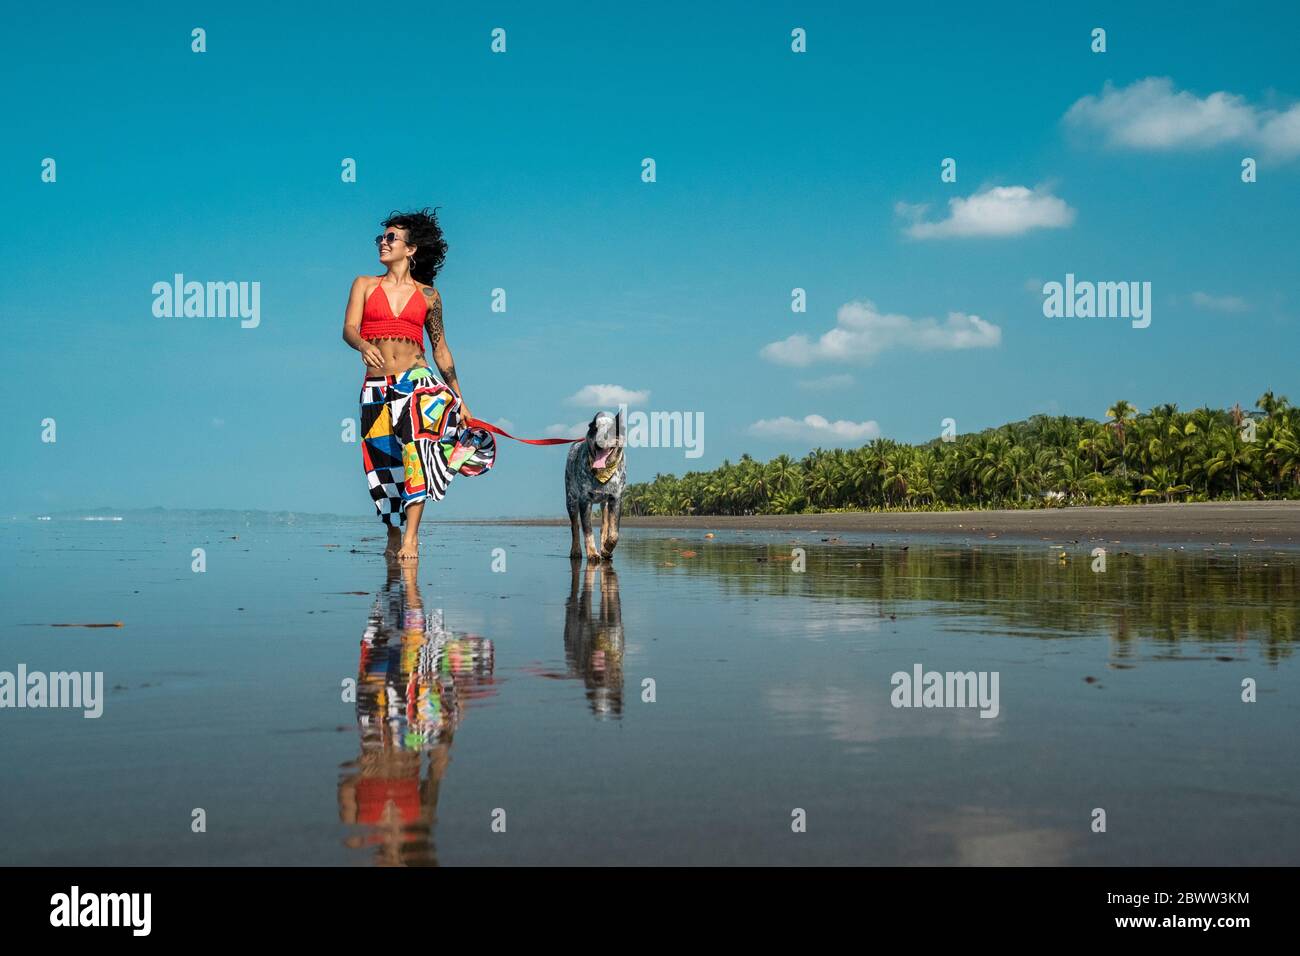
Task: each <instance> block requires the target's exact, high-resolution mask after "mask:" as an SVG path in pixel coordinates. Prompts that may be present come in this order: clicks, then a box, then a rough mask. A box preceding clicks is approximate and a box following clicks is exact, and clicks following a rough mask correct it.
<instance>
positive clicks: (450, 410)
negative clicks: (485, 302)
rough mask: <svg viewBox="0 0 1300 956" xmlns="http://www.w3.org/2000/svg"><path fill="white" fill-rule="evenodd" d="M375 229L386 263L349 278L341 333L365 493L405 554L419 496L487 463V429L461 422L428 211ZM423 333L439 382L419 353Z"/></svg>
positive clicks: (436, 229)
mask: <svg viewBox="0 0 1300 956" xmlns="http://www.w3.org/2000/svg"><path fill="white" fill-rule="evenodd" d="M383 229H384V232H383V233H382V234H380V235H378V236H376V237H375V244H376V245H377V246H378V248H379V261H380V262H381V263H383V264H384V266H385V267H386V269H387V271H386V273H385V274H384V275H382V276H373V275H363V276H357V278H356V279H355V280H354V281H353V283H352V292H351V294H350V296H349V298H348V307H347V313H346V316H345V318H344V322H343V339H344V341H346V342H347V343H348V344H349V345H351V346H352V347H353V348H354V349H356V350H357V351H358V352H360V353H361V357H362V360H363V361H364V362H365V365H366V377H365V379H364V380H363V381H362V385H361V435H362V440H361V457H362V465H363V467H364V468H365V472H366V480H367V482H368V484H369V486H370V497H371V500H372V501H373V502H374V505H375V509H376V510H377V511H378V512H379V517H380V520H382V521H383V522H384V523H385V524H386V525H388V547H387V548H386V550H385V554H396V555H397V556H398V558H400V559H402V560H407V559H413V558H416V557H418V556H419V531H420V516H421V514H422V512H423V511H424V502H425V501H426V500H427V499H429V498H432V499H433V500H434V501H439V500H441V498H442V497H443V495H444V494H446V491H447V486H448V485H449V484H450V483H451V479H452V478H453V477H454V476H455V475H456V474H458V473H459V474H464V475H476V474H481V473H482V472H484V471H486V470H487V469H488V468H490V467H491V465H492V459H493V457H494V455H495V445H494V444H493V439H492V436H491V434H490V433H489V432H487V431H485V430H482V429H478V428H465V427H463V426H462V424H461V423H462V422H466V421H468V420H469V419H471V418H473V416H472V415H471V414H470V411H469V407H468V406H467V405H466V404H465V401H464V399H463V398H462V397H461V394H460V382H459V381H458V380H457V378H456V366H455V363H454V362H453V361H452V357H451V349H450V348H449V347H448V346H447V339H446V336H445V335H444V333H443V326H442V296H441V295H440V294H439V293H438V290H437V289H435V288H433V280H434V277H435V276H436V275H437V274H438V270H439V269H441V268H442V263H443V260H444V259H445V258H446V255H447V243H446V241H445V240H444V239H443V237H442V229H441V227H440V226H439V225H438V220H437V217H436V214H431V213H429V212H428V211H427V210H421V211H419V212H413V213H407V214H404V215H399V214H393V215H391V216H389V217H388V219H386V220H385V221H384V224H383ZM426 331H427V332H428V333H429V344H430V345H431V346H432V347H433V361H434V364H436V365H437V367H438V371H439V372H441V373H442V379H441V380H440V379H439V378H438V376H436V375H435V374H434V373H433V370H432V369H430V368H429V363H428V361H427V360H426V359H425V357H424V333H425V332H426ZM408 519H409V520H408Z"/></svg>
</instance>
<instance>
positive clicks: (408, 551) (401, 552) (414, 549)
mask: <svg viewBox="0 0 1300 956" xmlns="http://www.w3.org/2000/svg"><path fill="white" fill-rule="evenodd" d="M419 558H420V541H419V539H418V538H412V539H411V540H410V541H406V540H403V541H402V546H401V548H399V549H398V551H397V560H398V561H418V560H419Z"/></svg>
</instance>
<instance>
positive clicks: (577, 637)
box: [564, 563, 623, 718]
mask: <svg viewBox="0 0 1300 956" xmlns="http://www.w3.org/2000/svg"><path fill="white" fill-rule="evenodd" d="M571 567H572V572H573V573H572V575H571V577H570V580H569V598H568V600H567V601H565V602H564V658H565V662H566V663H567V664H568V673H567V674H566V675H565V676H567V677H579V678H581V679H582V682H583V684H584V685H585V686H586V688H587V703H588V704H590V705H591V712H592V713H593V714H595V715H596V717H598V718H606V717H614V718H617V717H621V716H622V714H623V608H622V605H621V604H620V603H619V599H618V575H617V574H616V573H615V571H614V568H613V566H612V565H609V564H605V565H602V566H601V568H600V610H599V611H598V612H597V613H595V614H592V610H591V603H592V592H593V591H594V590H595V587H594V585H595V583H596V569H595V567H593V566H592V565H590V564H589V565H587V567H586V568H583V567H582V566H581V565H579V564H577V563H575V564H573V565H572V566H571ZM579 574H581V575H582V582H581V583H582V591H581V592H579V590H578V584H579V582H578V575H579Z"/></svg>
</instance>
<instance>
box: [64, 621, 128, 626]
mask: <svg viewBox="0 0 1300 956" xmlns="http://www.w3.org/2000/svg"><path fill="white" fill-rule="evenodd" d="M123 626H124V625H123V624H122V622H121V621H114V622H113V623H112V624H51V625H50V627H123Z"/></svg>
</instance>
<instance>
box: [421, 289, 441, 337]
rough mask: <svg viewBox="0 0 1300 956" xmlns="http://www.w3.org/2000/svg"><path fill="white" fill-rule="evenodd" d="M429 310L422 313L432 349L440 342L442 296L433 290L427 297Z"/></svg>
mask: <svg viewBox="0 0 1300 956" xmlns="http://www.w3.org/2000/svg"><path fill="white" fill-rule="evenodd" d="M428 303H429V308H428V310H427V311H426V312H425V313H424V327H425V328H426V329H428V330H429V344H430V345H432V346H433V348H434V349H437V348H438V343H439V342H440V341H442V296H440V295H439V294H438V290H437V289H434V290H432V292H431V293H430V294H429V296H428Z"/></svg>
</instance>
